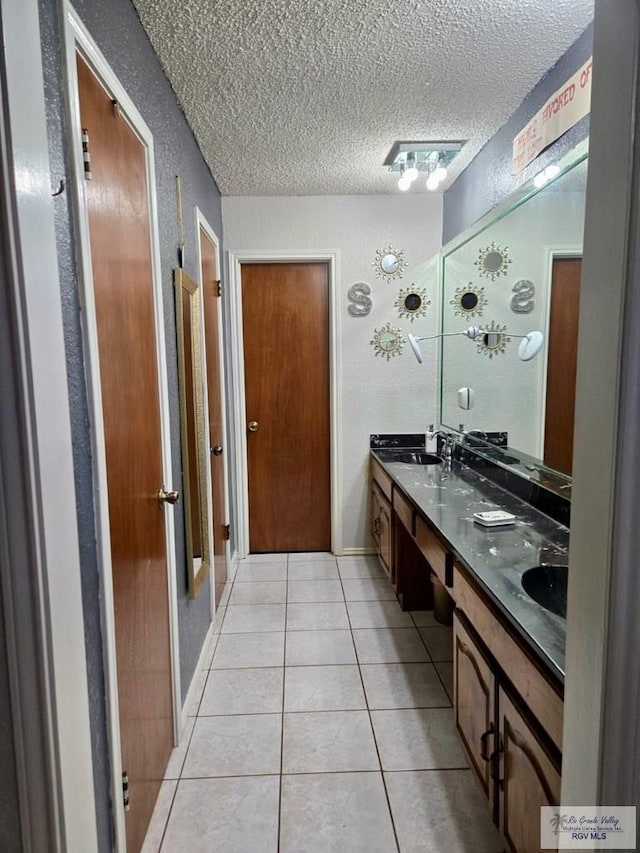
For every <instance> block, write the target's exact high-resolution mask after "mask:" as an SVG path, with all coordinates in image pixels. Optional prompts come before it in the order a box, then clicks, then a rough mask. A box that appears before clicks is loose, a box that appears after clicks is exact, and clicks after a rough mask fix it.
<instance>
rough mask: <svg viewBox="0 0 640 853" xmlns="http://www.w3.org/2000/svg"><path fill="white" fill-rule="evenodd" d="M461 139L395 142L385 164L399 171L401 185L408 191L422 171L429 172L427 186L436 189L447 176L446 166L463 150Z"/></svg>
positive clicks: (399, 186) (393, 170)
mask: <svg viewBox="0 0 640 853" xmlns="http://www.w3.org/2000/svg"><path fill="white" fill-rule="evenodd" d="M463 145H464V142H462V141H445V142H431V141H423V142H401V141H398V142H395V143H394V145H393V147H392V148H391V151H389V154H388V155H387V157H386V158H385V161H384V165H385V166H388V167H389V171H391V172H399V173H400V179H399V181H398V189H400V190H402V191H403V192H406V191H407V190H408V189H409V187H410V186H411V184H412V183H413V182H414V181H415V180H416V178H417V177H418V176H419V174H420V173H422V174H425V173H427V177H428V183H427V186H428V189H430V190H435V189H437V188H438V186H439V185H440V184H441V183H442V181H444V180H445V179H446V177H447V166H448V165H449V164H450V163H451V161H452V160H453V159H454V157H456V156H457V154H458V153H459V152H460V149H461V148H462V146H463Z"/></svg>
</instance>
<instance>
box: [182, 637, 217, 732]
mask: <svg viewBox="0 0 640 853" xmlns="http://www.w3.org/2000/svg"><path fill="white" fill-rule="evenodd" d="M214 632H215V623H214V622H212V623H211V624H210V625H209V630H208V631H207V636H206V637H205V639H204V643H203V644H202V649H201V650H200V656H199V657H198V663H197V664H196V668H195V669H194V671H193V676H192V678H191V684H190V685H189V689H188V690H187V695H186V696H185V700H184V702H183V703H182V710H181V712H180V742H182V739H183V736H184V733H185V729H186V727H187V722H188V720H189V708H190V707H191V705H192V703H193V700H194V698H195V695H196V692H197V691H198V689H199V688H200V687H201V686H202V684H201V682H200V683H199V678H200V673H201V672H202V670H203V669H204V663H205V661H206V659H207V655H208V654H209V652H210V651H211V644H212V642H213V640H214ZM177 745H178V746H179V745H180V744H177Z"/></svg>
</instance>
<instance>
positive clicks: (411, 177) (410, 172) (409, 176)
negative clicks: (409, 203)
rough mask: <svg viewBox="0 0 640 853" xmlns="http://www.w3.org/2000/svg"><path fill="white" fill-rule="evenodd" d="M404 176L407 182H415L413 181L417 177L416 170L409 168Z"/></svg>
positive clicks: (412, 167)
mask: <svg viewBox="0 0 640 853" xmlns="http://www.w3.org/2000/svg"><path fill="white" fill-rule="evenodd" d="M404 176H405V178H407V180H408V181H409V182H411V181H415V179H416V178H417V177H418V170H417V169H416V167H415V166H409V168H408V169H407V171H406V172H405V173H404Z"/></svg>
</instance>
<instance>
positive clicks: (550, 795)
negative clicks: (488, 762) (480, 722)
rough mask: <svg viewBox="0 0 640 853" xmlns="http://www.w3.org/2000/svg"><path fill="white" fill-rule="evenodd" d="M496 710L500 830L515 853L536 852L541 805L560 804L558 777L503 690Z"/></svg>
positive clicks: (537, 850)
mask: <svg viewBox="0 0 640 853" xmlns="http://www.w3.org/2000/svg"><path fill="white" fill-rule="evenodd" d="M498 709H499V713H498V720H499V728H500V748H501V755H500V781H499V790H500V794H499V800H500V803H499V810H500V830H501V831H502V834H503V835H504V837H505V839H506V841H507V842H508V844H509V845H510V847H511V850H512V851H514V853H539V851H540V806H556V805H558V803H559V802H560V774H559V772H558V770H557V768H556V766H555V764H554V763H553V761H552V760H551V759H550V757H549V755H548V753H547V752H546V750H545V749H544V747H543V746H542V744H541V742H540V740H539V739H538V738H537V737H536V735H535V734H534V732H533V730H532V729H531V727H530V726H529V725H528V723H527V722H526V720H525V718H524V717H523V716H522V714H521V713H520V711H519V710H518V709H517V708H516V706H515V705H514V704H513V702H512V701H511V699H510V698H509V696H508V695H507V694H506V693H505V692H504V690H502V688H500V690H499V691H498Z"/></svg>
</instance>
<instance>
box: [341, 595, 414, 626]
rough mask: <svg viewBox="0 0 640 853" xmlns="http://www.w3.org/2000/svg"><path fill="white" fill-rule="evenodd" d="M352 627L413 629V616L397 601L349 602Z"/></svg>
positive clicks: (348, 608) (348, 607)
mask: <svg viewBox="0 0 640 853" xmlns="http://www.w3.org/2000/svg"><path fill="white" fill-rule="evenodd" d="M347 610H348V611H349V621H350V622H351V627H352V628H355V629H358V628H413V622H412V621H411V616H409V614H408V613H406V612H405V611H403V610H402V608H401V607H400V605H399V604H398V602H397V601H347Z"/></svg>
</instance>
